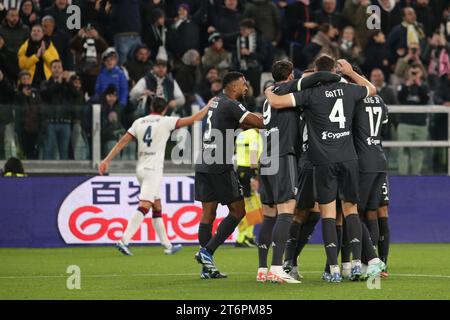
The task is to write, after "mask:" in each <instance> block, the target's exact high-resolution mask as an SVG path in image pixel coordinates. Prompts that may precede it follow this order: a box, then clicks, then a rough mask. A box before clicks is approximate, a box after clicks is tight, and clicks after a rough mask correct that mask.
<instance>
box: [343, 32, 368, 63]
mask: <svg viewBox="0 0 450 320" xmlns="http://www.w3.org/2000/svg"><path fill="white" fill-rule="evenodd" d="M339 50H340V57H341V58H342V59H345V60H347V61H348V62H350V63H351V64H355V65H357V66H359V67H361V66H362V64H363V63H364V56H363V55H362V48H361V46H360V45H359V43H358V40H357V39H356V38H355V29H354V28H353V27H352V26H347V27H345V28H344V30H343V31H342V36H341V39H340V41H339Z"/></svg>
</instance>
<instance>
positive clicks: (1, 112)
mask: <svg viewBox="0 0 450 320" xmlns="http://www.w3.org/2000/svg"><path fill="white" fill-rule="evenodd" d="M13 102H14V88H13V86H12V84H11V82H10V81H9V80H8V79H6V77H5V75H4V73H3V71H2V70H0V159H5V158H8V157H11V156H15V155H16V150H15V148H16V147H15V135H14V109H13Z"/></svg>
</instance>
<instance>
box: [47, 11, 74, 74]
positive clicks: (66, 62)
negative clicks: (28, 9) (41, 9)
mask: <svg viewBox="0 0 450 320" xmlns="http://www.w3.org/2000/svg"><path fill="white" fill-rule="evenodd" d="M41 24H42V28H43V29H44V35H45V38H46V39H48V40H50V41H51V42H52V43H53V45H54V46H55V48H56V50H57V51H58V55H59V58H60V60H61V61H62V63H63V67H64V70H68V71H73V68H74V65H73V56H72V52H70V46H69V41H70V38H69V36H68V35H67V33H64V32H61V31H59V30H56V29H55V19H54V18H53V17H52V16H50V15H49V16H45V17H43V18H42V21H41Z"/></svg>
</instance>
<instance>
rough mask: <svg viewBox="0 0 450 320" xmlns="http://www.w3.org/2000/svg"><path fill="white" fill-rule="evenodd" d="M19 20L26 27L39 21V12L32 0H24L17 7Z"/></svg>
mask: <svg viewBox="0 0 450 320" xmlns="http://www.w3.org/2000/svg"><path fill="white" fill-rule="evenodd" d="M19 15H20V20H21V21H22V23H23V24H24V25H26V26H28V28H31V27H32V26H33V25H34V24H35V23H37V22H38V21H39V12H38V10H37V8H36V6H35V4H34V2H33V1H32V0H24V1H22V3H21V4H20V9H19Z"/></svg>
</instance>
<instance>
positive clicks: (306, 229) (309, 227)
mask: <svg viewBox="0 0 450 320" xmlns="http://www.w3.org/2000/svg"><path fill="white" fill-rule="evenodd" d="M319 220H320V213H319V212H310V213H309V215H308V219H307V220H306V222H305V223H304V224H303V225H302V228H301V229H300V235H299V238H298V244H297V248H296V249H295V256H294V257H293V260H294V266H297V258H298V256H299V255H300V253H301V252H302V250H303V248H304V247H305V246H306V244H307V243H308V241H309V239H311V236H312V234H313V232H314V228H315V227H316V225H317V222H319Z"/></svg>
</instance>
